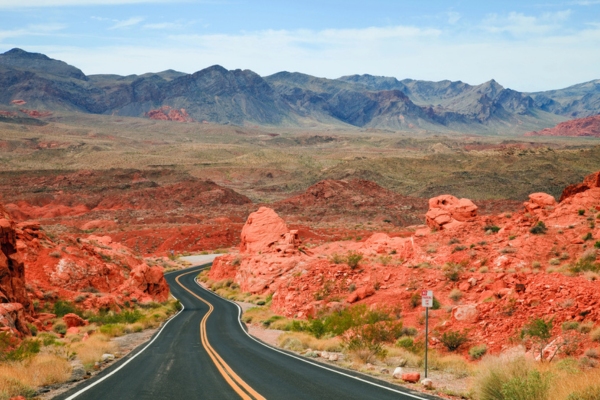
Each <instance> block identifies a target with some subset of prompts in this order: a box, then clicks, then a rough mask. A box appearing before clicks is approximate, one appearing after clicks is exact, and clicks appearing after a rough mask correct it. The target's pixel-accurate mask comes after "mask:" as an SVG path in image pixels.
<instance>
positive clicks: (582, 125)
mask: <svg viewBox="0 0 600 400" xmlns="http://www.w3.org/2000/svg"><path fill="white" fill-rule="evenodd" d="M525 136H589V137H600V115H594V116H591V117H587V118H579V119H573V120H571V121H565V122H561V123H560V124H558V125H556V126H555V127H554V128H546V129H542V130H541V131H537V132H529V133H526V134H525Z"/></svg>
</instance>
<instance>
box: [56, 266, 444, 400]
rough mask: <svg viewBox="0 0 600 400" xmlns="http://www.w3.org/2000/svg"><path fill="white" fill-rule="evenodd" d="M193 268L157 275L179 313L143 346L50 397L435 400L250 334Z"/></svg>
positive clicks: (231, 306)
mask: <svg viewBox="0 0 600 400" xmlns="http://www.w3.org/2000/svg"><path fill="white" fill-rule="evenodd" d="M200 270H201V267H192V268H188V269H186V270H182V271H176V272H173V273H169V274H166V275H165V277H166V279H167V281H168V282H169V285H170V287H171V293H172V294H173V295H174V296H175V297H176V298H178V299H179V300H180V301H181V303H182V304H183V305H184V307H185V308H184V310H183V311H182V312H180V313H179V314H178V315H177V316H176V317H174V318H172V319H171V320H170V321H169V322H168V323H167V324H166V325H164V327H163V328H162V330H160V331H158V332H157V334H155V336H154V337H153V338H152V340H151V341H150V342H149V344H144V345H142V346H140V347H139V348H138V349H136V350H134V351H133V352H132V353H130V354H129V355H127V356H126V357H123V358H122V359H120V360H119V361H117V362H116V363H114V364H113V365H112V366H110V367H109V368H107V369H105V370H103V371H102V372H101V373H99V374H98V375H96V376H95V377H94V378H92V379H90V380H88V381H86V382H84V383H83V384H82V385H79V386H77V387H76V388H74V389H71V390H70V391H69V392H66V393H64V394H61V395H59V396H57V397H55V399H68V400H70V399H78V400H87V399H111V400H112V399H114V400H116V399H153V400H155V399H257V400H258V399H261V398H266V399H336V400H337V399H382V400H385V399H402V400H415V399H439V398H437V397H434V396H429V395H423V394H421V393H419V392H414V391H410V390H406V389H404V388H399V387H397V386H394V385H391V384H388V383H386V382H383V381H379V380H377V379H374V378H371V377H368V376H365V375H362V374H358V373H355V372H352V371H347V370H342V369H338V368H336V367H330V366H329V365H323V364H319V363H317V362H315V361H312V360H310V359H305V358H304V357H301V356H298V355H296V354H294V353H288V352H285V351H282V350H280V349H273V348H271V347H270V346H268V345H265V344H264V343H262V342H260V341H258V340H256V339H254V338H252V337H250V336H249V335H248V334H247V333H246V331H245V330H244V329H243V327H242V324H241V323H240V322H239V316H240V309H239V307H238V306H237V305H236V304H234V303H231V302H229V301H227V300H224V299H222V298H220V297H219V296H217V295H215V294H214V293H212V292H210V291H207V290H204V289H202V288H201V287H200V286H198V285H197V284H196V282H195V281H194V278H195V276H196V275H197V272H198V271H200ZM201 330H202V335H201ZM232 374H233V375H232Z"/></svg>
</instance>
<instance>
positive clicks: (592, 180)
mask: <svg viewBox="0 0 600 400" xmlns="http://www.w3.org/2000/svg"><path fill="white" fill-rule="evenodd" d="M597 187H600V172H595V173H593V174H591V175H588V176H586V177H585V178H584V179H583V183H575V184H573V185H569V186H567V187H566V188H565V190H563V192H562V194H561V195H560V200H559V201H561V202H562V201H563V200H565V199H567V198H569V197H571V196H573V195H575V194H577V193H581V192H585V191H586V190H588V189H591V188H597Z"/></svg>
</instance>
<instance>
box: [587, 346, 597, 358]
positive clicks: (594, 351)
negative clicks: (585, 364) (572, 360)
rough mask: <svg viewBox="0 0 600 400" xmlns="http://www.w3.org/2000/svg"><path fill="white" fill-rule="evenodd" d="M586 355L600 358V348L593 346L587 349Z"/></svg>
mask: <svg viewBox="0 0 600 400" xmlns="http://www.w3.org/2000/svg"><path fill="white" fill-rule="evenodd" d="M584 355H585V356H586V357H589V358H593V359H598V358H600V351H598V349H595V348H591V349H587V350H586V351H585V353H584Z"/></svg>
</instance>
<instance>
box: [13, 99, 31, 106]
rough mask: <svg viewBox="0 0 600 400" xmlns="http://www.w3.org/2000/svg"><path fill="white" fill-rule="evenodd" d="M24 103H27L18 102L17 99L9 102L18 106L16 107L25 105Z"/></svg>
mask: <svg viewBox="0 0 600 400" xmlns="http://www.w3.org/2000/svg"><path fill="white" fill-rule="evenodd" d="M26 103H27V102H26V101H25V100H19V99H17V100H12V101H11V102H10V104H16V105H18V106H22V105H23V104H26Z"/></svg>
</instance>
